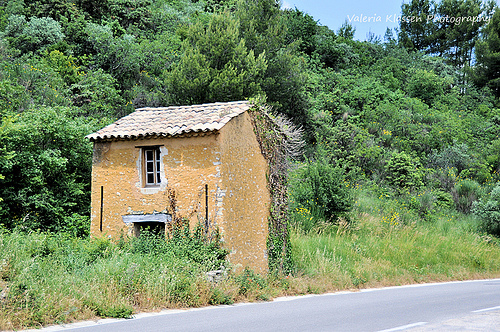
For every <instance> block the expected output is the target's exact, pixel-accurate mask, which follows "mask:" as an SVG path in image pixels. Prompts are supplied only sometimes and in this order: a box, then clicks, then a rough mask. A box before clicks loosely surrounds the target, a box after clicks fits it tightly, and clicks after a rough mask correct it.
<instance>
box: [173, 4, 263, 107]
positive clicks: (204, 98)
mask: <svg viewBox="0 0 500 332" xmlns="http://www.w3.org/2000/svg"><path fill="white" fill-rule="evenodd" d="M186 37H187V38H186V40H185V42H184V44H183V50H184V54H183V56H182V57H181V60H180V62H179V63H178V64H176V65H174V66H173V68H172V71H170V72H169V73H167V74H166V85H167V87H168V92H169V93H170V94H171V98H172V100H173V101H174V103H176V104H199V103H204V102H216V101H232V100H243V99H246V98H249V97H255V96H257V95H259V93H261V91H262V90H261V83H262V79H263V74H264V72H265V70H266V67H267V63H266V59H265V56H264V54H261V55H259V56H258V57H256V56H255V55H254V52H253V51H252V50H248V49H247V47H246V46H245V41H244V40H243V39H242V38H240V36H239V30H238V21H237V20H235V19H233V18H232V17H231V16H230V15H229V13H228V12H224V13H222V14H214V15H213V16H212V17H211V19H210V21H209V23H208V26H207V27H206V28H205V27H204V26H203V25H202V24H201V23H197V24H195V25H193V26H192V27H190V28H189V29H188V30H187V32H186Z"/></svg>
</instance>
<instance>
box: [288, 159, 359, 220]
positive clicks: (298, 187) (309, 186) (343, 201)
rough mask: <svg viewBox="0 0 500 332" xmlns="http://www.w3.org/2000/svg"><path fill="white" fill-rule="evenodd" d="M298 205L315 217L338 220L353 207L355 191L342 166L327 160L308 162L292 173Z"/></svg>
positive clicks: (293, 192) (294, 193) (293, 193)
mask: <svg viewBox="0 0 500 332" xmlns="http://www.w3.org/2000/svg"><path fill="white" fill-rule="evenodd" d="M291 179H292V186H291V195H292V200H293V202H294V203H295V204H296V205H297V206H296V208H300V207H302V208H305V209H307V210H308V211H311V213H312V214H313V216H314V217H315V218H316V219H322V220H325V221H329V222H336V221H337V219H338V217H341V216H344V215H345V214H346V213H347V212H349V211H351V209H352V206H353V195H352V193H351V190H350V188H349V183H348V182H347V181H346V176H345V174H344V171H343V169H342V168H340V167H338V166H333V165H330V164H328V163H327V162H325V161H324V160H317V161H313V162H307V163H306V164H305V165H303V166H302V167H300V168H298V169H297V170H295V171H294V173H293V174H292V176H291Z"/></svg>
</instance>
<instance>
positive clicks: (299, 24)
mask: <svg viewBox="0 0 500 332" xmlns="http://www.w3.org/2000/svg"><path fill="white" fill-rule="evenodd" d="M284 14H285V17H286V19H287V35H286V43H287V44H291V43H293V42H295V41H300V46H299V50H300V51H302V52H304V53H306V54H308V55H311V54H312V52H313V51H314V50H315V48H316V34H317V28H318V25H317V23H316V21H315V20H314V19H313V17H312V16H311V15H309V14H306V13H304V12H301V11H300V10H298V9H297V8H295V9H294V10H292V9H287V10H285V12H284Z"/></svg>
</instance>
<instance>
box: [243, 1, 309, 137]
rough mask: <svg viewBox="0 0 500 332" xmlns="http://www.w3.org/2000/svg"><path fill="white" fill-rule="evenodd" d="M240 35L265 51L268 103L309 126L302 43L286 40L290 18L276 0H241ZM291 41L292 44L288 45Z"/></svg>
mask: <svg viewBox="0 0 500 332" xmlns="http://www.w3.org/2000/svg"><path fill="white" fill-rule="evenodd" d="M234 15H235V17H236V18H237V19H238V20H239V23H240V24H239V30H240V35H241V37H242V38H243V39H244V40H245V43H246V45H247V47H248V48H249V49H251V50H253V51H254V52H255V54H256V55H259V56H260V55H263V54H265V56H266V59H267V69H266V72H265V74H264V77H265V80H264V81H263V83H262V90H263V91H264V92H265V94H266V96H267V103H268V104H270V105H271V106H273V107H274V108H275V110H276V111H278V112H280V113H282V114H285V115H287V116H288V117H290V118H291V119H293V121H294V122H295V124H299V125H303V126H304V127H306V130H307V129H308V122H309V118H308V115H307V111H306V110H307V107H308V97H307V93H306V85H305V84H304V83H305V82H307V80H308V75H307V71H306V66H305V60H304V59H303V58H301V57H300V56H299V55H298V47H299V42H298V41H295V42H292V40H291V39H287V20H286V18H285V17H284V15H283V13H282V12H281V11H280V3H279V1H277V0H257V1H248V0H239V1H238V2H237V5H236V10H235V13H234ZM287 41H288V42H292V44H287Z"/></svg>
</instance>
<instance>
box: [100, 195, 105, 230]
mask: <svg viewBox="0 0 500 332" xmlns="http://www.w3.org/2000/svg"><path fill="white" fill-rule="evenodd" d="M103 199H104V186H101V217H100V221H99V230H100V231H101V233H102V211H103V209H104V203H103Z"/></svg>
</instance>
